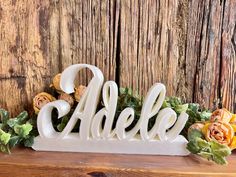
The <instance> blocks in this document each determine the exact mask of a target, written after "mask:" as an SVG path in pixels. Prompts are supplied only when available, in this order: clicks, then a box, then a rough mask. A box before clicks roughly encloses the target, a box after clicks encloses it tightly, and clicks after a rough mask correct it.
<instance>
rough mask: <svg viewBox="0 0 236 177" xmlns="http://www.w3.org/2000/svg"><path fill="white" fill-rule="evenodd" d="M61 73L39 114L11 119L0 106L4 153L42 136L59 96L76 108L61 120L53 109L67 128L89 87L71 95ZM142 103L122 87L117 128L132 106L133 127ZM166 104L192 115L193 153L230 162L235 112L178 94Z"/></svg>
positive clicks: (38, 103)
mask: <svg viewBox="0 0 236 177" xmlns="http://www.w3.org/2000/svg"><path fill="white" fill-rule="evenodd" d="M60 76H61V75H60V74H58V75H56V76H55V77H54V79H53V83H52V85H51V86H50V88H51V89H50V91H49V92H48V93H46V92H42V93H39V94H37V95H36V96H35V98H34V99H33V108H34V110H35V114H34V115H32V116H31V117H29V115H28V113H27V112H26V111H23V112H22V113H20V114H19V115H18V116H16V117H15V118H10V116H9V113H8V112H7V111H6V110H4V109H0V150H1V151H2V152H4V153H10V149H11V148H13V147H15V146H17V145H23V146H25V147H31V146H32V145H33V140H34V137H36V136H37V135H38V131H37V126H36V117H37V114H38V112H39V111H40V109H41V108H42V107H43V106H44V105H45V104H47V103H48V102H51V101H54V100H56V98H57V99H63V100H65V101H67V102H68V103H69V104H70V105H71V107H72V109H71V111H70V112H69V113H68V115H66V116H64V117H63V118H62V119H57V111H56V110H54V111H53V114H52V119H53V125H54V128H55V130H57V131H59V132H61V131H62V130H63V129H64V127H65V126H66V124H67V122H68V121H69V119H70V116H71V115H72V113H73V111H74V108H75V107H76V105H77V104H78V102H79V100H80V98H81V96H82V95H83V93H84V91H85V89H86V87H85V86H82V85H80V86H78V87H76V88H75V93H74V94H71V95H68V94H66V93H63V91H62V90H61V89H60V86H59V83H60ZM142 104H143V97H141V96H139V95H138V94H137V93H134V92H133V91H132V90H131V89H130V88H120V89H119V97H118V104H117V111H116V115H115V121H114V123H113V128H114V127H115V124H116V121H117V119H118V116H119V115H120V113H121V111H122V110H124V109H125V108H127V107H131V108H133V109H134V112H135V120H134V121H133V123H132V124H131V125H130V126H129V127H128V128H127V130H129V129H132V127H134V125H135V124H136V122H137V121H138V120H139V118H140V114H141V109H142ZM101 107H103V103H102V101H101V102H100V104H99V105H98V109H100V108H101ZM166 107H169V108H172V109H173V110H174V111H175V112H176V113H177V115H179V114H180V113H181V112H186V113H187V114H188V115H189V120H188V121H187V123H186V125H185V127H184V129H183V131H182V132H181V134H182V135H183V136H185V137H186V138H187V139H188V141H189V142H188V144H187V149H188V150H189V151H190V152H191V153H193V154H197V155H199V156H200V157H202V158H206V159H208V160H210V161H213V162H215V163H217V164H227V161H226V157H227V156H228V155H230V154H231V151H232V150H233V149H235V148H236V136H235V132H236V115H235V114H232V113H230V112H229V111H227V110H226V109H218V110H215V111H214V112H213V113H212V112H211V111H210V110H206V109H202V108H201V107H200V106H199V104H197V103H183V102H182V101H181V99H180V98H177V97H166V99H165V101H164V103H163V105H162V109H163V108H166ZM155 117H156V116H154V117H153V118H151V119H150V121H149V124H148V129H151V127H152V126H153V125H154V123H155ZM79 125H80V122H78V123H77V125H76V126H75V127H74V129H73V131H78V130H79Z"/></svg>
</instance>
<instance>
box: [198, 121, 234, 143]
mask: <svg viewBox="0 0 236 177" xmlns="http://www.w3.org/2000/svg"><path fill="white" fill-rule="evenodd" d="M202 133H203V134H204V135H205V138H206V139H207V141H212V140H215V141H217V142H218V143H220V144H225V145H228V146H230V145H231V143H232V142H233V138H234V130H233V128H232V126H231V125H230V124H229V123H226V122H213V123H207V124H206V125H205V126H204V127H203V129H202Z"/></svg>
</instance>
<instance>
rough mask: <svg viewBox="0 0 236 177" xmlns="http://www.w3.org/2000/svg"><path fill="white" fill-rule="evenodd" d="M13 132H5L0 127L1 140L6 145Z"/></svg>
mask: <svg viewBox="0 0 236 177" xmlns="http://www.w3.org/2000/svg"><path fill="white" fill-rule="evenodd" d="M10 137H11V134H9V133H6V132H4V131H3V130H1V129H0V142H1V143H2V144H4V145H6V144H7V143H8V141H9V140H10Z"/></svg>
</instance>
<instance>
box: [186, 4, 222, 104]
mask: <svg viewBox="0 0 236 177" xmlns="http://www.w3.org/2000/svg"><path fill="white" fill-rule="evenodd" d="M196 7H198V8H197V10H193V11H195V13H197V14H195V15H196V16H198V17H199V18H197V20H192V19H193V17H192V18H191V17H190V18H189V23H190V25H189V27H190V28H195V27H196V26H200V27H201V28H200V29H199V32H200V38H198V37H197V38H195V40H192V38H191V36H189V39H188V40H189V41H190V42H191V43H193V45H194V47H192V48H189V50H191V51H190V53H191V52H193V53H195V52H194V50H197V55H192V58H190V57H191V56H187V58H189V62H192V61H196V59H197V62H196V65H195V68H196V70H195V73H194V72H193V73H194V74H195V76H194V77H195V83H194V95H193V100H194V101H195V102H198V103H200V104H201V105H202V106H205V107H211V108H216V107H218V106H219V103H220V98H219V94H220V93H219V87H220V85H219V79H220V64H221V28H222V18H223V17H222V14H223V10H224V7H223V4H221V2H220V1H211V0H208V1H202V2H200V1H192V4H190V9H196ZM193 13H194V12H193ZM191 23H194V24H191ZM191 67H193V66H191ZM193 68H194V67H193Z"/></svg>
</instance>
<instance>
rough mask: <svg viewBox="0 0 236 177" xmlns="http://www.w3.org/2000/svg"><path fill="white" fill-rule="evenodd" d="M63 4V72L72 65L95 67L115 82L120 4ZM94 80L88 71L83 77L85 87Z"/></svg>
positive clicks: (74, 0) (66, 1)
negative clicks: (82, 64)
mask: <svg viewBox="0 0 236 177" xmlns="http://www.w3.org/2000/svg"><path fill="white" fill-rule="evenodd" d="M60 4H61V5H60V11H61V15H60V17H61V18H60V19H61V22H60V31H61V34H60V35H61V36H60V37H61V38H60V39H61V46H60V47H61V48H60V49H61V66H62V69H64V68H66V67H67V66H69V65H71V64H77V63H87V64H92V65H96V66H98V67H99V68H100V69H101V70H102V72H103V74H104V76H105V79H107V80H108V79H112V80H115V74H116V52H117V47H116V46H117V31H118V17H119V4H118V2H117V1H112V0H106V1H99V0H96V1H92V0H89V1H83V0H62V1H60ZM85 76H86V77H85ZM90 78H91V73H89V74H88V73H87V72H82V74H80V77H79V79H80V82H81V83H82V84H87V83H88V80H89V79H90Z"/></svg>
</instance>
